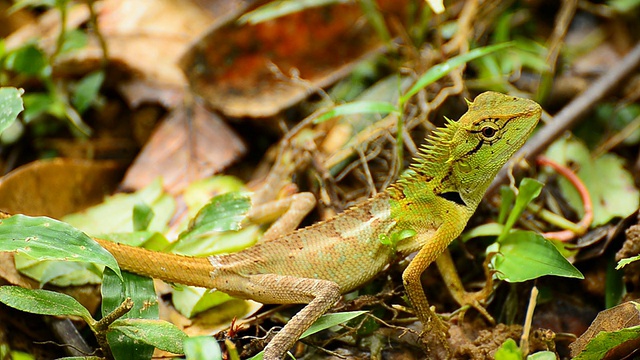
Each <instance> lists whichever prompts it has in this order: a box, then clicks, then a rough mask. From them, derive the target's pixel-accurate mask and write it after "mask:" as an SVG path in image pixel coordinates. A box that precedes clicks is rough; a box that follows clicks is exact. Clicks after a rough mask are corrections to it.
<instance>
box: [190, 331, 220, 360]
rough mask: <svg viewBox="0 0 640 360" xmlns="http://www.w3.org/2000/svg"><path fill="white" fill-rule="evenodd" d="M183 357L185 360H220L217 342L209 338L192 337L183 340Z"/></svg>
mask: <svg viewBox="0 0 640 360" xmlns="http://www.w3.org/2000/svg"><path fill="white" fill-rule="evenodd" d="M184 355H185V356H186V358H187V360H218V359H222V351H220V345H218V341H217V340H216V339H214V338H213V337H211V336H194V337H190V338H187V339H185V341H184Z"/></svg>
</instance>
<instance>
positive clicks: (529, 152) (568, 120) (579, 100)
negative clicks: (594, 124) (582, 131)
mask: <svg viewBox="0 0 640 360" xmlns="http://www.w3.org/2000/svg"><path fill="white" fill-rule="evenodd" d="M639 63H640V42H639V43H637V44H636V46H635V47H634V48H633V49H632V50H631V51H630V52H629V53H628V54H627V55H626V56H625V57H624V58H623V59H622V60H620V61H618V63H616V64H614V65H613V66H612V67H611V70H610V71H609V72H608V73H606V74H605V75H603V76H601V77H600V78H599V79H598V80H596V81H595V82H594V83H593V84H591V86H590V87H589V88H588V89H587V90H585V91H584V92H583V93H582V94H580V95H578V97H576V98H575V99H573V101H571V102H570V103H569V104H568V105H567V106H565V107H564V108H563V109H562V110H561V111H560V112H559V113H558V114H557V115H556V116H555V118H554V120H553V122H551V123H549V124H548V125H546V126H545V127H543V128H542V129H540V131H538V133H536V134H535V135H534V136H533V137H532V138H531V139H530V140H529V141H527V143H526V144H525V145H524V146H523V147H522V149H520V151H518V153H517V154H516V156H514V158H515V159H518V158H519V157H518V155H520V156H523V154H524V158H525V159H526V160H529V161H531V160H533V159H534V158H535V157H536V156H537V155H538V154H540V153H541V152H542V151H543V150H544V149H546V148H547V146H549V145H550V144H551V143H552V142H553V141H555V139H557V138H558V136H560V134H562V133H564V132H565V131H566V130H569V129H571V128H572V127H573V126H574V125H576V124H577V123H578V121H580V120H582V119H583V117H584V115H585V114H586V113H587V112H588V111H590V110H591V109H592V108H593V107H594V106H595V105H596V104H597V103H598V102H599V101H600V100H601V99H602V98H603V97H604V96H605V95H606V94H608V93H609V92H610V91H612V89H613V88H614V87H615V86H616V85H617V84H618V83H619V82H620V81H621V80H622V79H624V78H626V77H627V76H629V74H630V73H631V72H632V71H633V70H634V69H635V68H636V67H637V66H638V64H639ZM507 165H508V163H507ZM507 165H505V166H504V167H503V168H502V170H500V172H499V173H498V176H496V178H495V179H494V180H493V183H491V186H489V190H488V193H489V194H493V193H494V192H495V191H496V190H497V189H498V187H499V186H500V184H502V183H504V182H505V180H506V179H507V169H508V166H507Z"/></svg>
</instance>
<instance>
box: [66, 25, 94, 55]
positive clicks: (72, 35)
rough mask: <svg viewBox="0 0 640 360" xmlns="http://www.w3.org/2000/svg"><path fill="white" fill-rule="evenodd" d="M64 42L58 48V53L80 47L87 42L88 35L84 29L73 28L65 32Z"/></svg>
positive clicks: (68, 51)
mask: <svg viewBox="0 0 640 360" xmlns="http://www.w3.org/2000/svg"><path fill="white" fill-rule="evenodd" d="M64 35H65V36H64V42H63V43H62V47H61V48H60V54H65V53H70V52H72V51H74V50H78V49H82V48H83V47H85V46H87V44H88V43H89V36H88V35H87V33H85V32H84V31H81V30H78V29H74V30H69V31H67V32H65V34H64Z"/></svg>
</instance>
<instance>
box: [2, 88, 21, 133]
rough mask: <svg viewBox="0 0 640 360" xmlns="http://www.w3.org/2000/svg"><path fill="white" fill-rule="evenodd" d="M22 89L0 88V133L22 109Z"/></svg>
mask: <svg viewBox="0 0 640 360" xmlns="http://www.w3.org/2000/svg"><path fill="white" fill-rule="evenodd" d="M22 94H24V90H22V89H16V88H13V87H3V88H0V133H2V132H3V131H5V130H6V129H7V128H8V127H9V126H11V124H13V123H14V122H15V121H16V119H17V118H18V115H19V114H20V113H21V112H22V110H24V105H23V104H22Z"/></svg>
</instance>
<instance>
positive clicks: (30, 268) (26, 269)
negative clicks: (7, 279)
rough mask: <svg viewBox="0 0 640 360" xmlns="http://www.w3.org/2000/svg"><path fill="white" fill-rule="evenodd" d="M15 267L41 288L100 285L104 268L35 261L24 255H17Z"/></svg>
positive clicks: (78, 263)
mask: <svg viewBox="0 0 640 360" xmlns="http://www.w3.org/2000/svg"><path fill="white" fill-rule="evenodd" d="M15 265H16V269H18V270H19V271H20V272H21V273H23V274H24V275H27V276H29V277H30V278H33V279H35V280H38V281H39V282H40V286H44V285H45V284H52V285H55V286H60V287H66V286H81V285H87V284H100V282H101V281H102V270H103V269H104V267H103V266H96V265H95V264H92V263H89V262H71V261H55V260H44V261H43V260H35V259H33V258H31V257H29V256H26V255H23V254H16V255H15Z"/></svg>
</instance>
